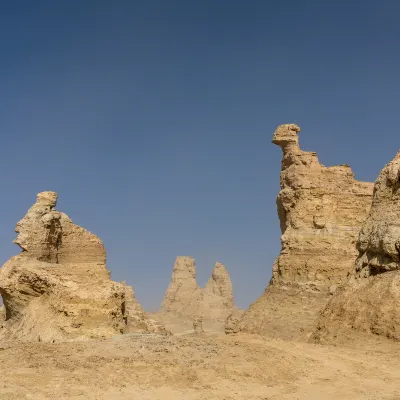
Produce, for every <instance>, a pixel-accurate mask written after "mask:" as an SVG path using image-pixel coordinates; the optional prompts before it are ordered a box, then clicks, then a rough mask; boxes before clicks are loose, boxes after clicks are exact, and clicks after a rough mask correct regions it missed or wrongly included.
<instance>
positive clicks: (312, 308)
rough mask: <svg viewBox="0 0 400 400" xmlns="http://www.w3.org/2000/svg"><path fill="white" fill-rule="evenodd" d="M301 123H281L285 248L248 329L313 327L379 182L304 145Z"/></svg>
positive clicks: (346, 266)
mask: <svg viewBox="0 0 400 400" xmlns="http://www.w3.org/2000/svg"><path fill="white" fill-rule="evenodd" d="M299 132H300V128H299V126H297V125H295V124H286V125H280V126H279V127H278V128H277V129H276V131H275V133H274V136H273V140H272V142H273V143H274V144H276V145H278V146H279V147H281V149H282V155H283V157H282V166H281V175H280V186H281V190H280V192H279V194H278V197H277V209H278V216H279V220H280V225H281V230H282V236H281V243H282V249H281V253H280V255H279V257H278V258H277V260H276V261H275V263H274V266H273V268H272V279H271V282H270V283H269V285H268V287H267V289H266V291H265V293H264V294H263V295H262V296H261V297H260V298H259V299H258V300H257V301H256V302H255V303H253V304H252V305H251V306H250V308H249V310H248V311H247V312H246V313H245V314H244V316H243V318H242V320H241V322H240V324H239V328H240V330H242V331H247V332H254V333H262V334H267V335H272V336H278V337H285V338H294V337H297V336H299V335H300V334H301V333H302V332H303V331H304V330H306V329H308V328H309V327H310V326H311V324H312V323H313V321H314V320H315V317H316V315H317V313H318V311H319V310H320V309H321V308H322V307H323V306H324V305H325V304H326V302H327V301H328V299H329V296H330V295H331V293H333V292H334V291H335V289H336V288H337V287H339V286H340V285H342V284H343V283H344V282H345V281H346V279H347V275H348V273H349V271H350V270H351V269H352V266H353V265H354V261H355V259H356V257H357V254H358V252H357V249H356V246H355V244H356V239H357V236H358V233H359V231H360V228H361V225H362V223H363V222H364V220H365V218H366V217H367V215H368V212H369V209H370V207H371V200H372V191H373V184H372V183H369V182H360V181H357V180H355V179H354V174H353V172H352V170H351V168H350V167H349V166H348V165H339V166H332V167H326V166H324V165H322V164H321V163H320V162H319V160H318V157H317V155H316V153H314V152H307V151H303V150H301V149H300V147H299V137H298V133H299Z"/></svg>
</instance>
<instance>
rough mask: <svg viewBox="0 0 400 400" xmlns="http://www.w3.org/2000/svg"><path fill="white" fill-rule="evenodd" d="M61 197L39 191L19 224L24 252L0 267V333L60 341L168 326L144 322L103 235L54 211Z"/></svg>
mask: <svg viewBox="0 0 400 400" xmlns="http://www.w3.org/2000/svg"><path fill="white" fill-rule="evenodd" d="M56 201H57V194H56V193H55V192H43V193H39V194H38V196H37V201H36V203H35V204H34V205H33V206H32V207H31V208H30V209H29V211H28V213H27V214H26V215H25V217H24V218H23V219H22V220H21V221H19V222H18V223H17V226H16V232H17V233H18V236H17V238H16V239H15V241H14V243H16V244H18V245H19V246H20V247H21V249H22V253H21V254H19V255H17V256H15V257H12V258H11V259H10V260H8V261H7V262H6V263H5V264H4V265H3V266H2V268H1V269H0V294H1V296H2V298H3V301H4V307H5V321H4V322H3V324H2V326H1V328H0V338H6V339H15V340H25V341H54V340H70V339H82V338H102V337H109V336H112V335H115V334H120V333H125V332H128V331H144V332H147V331H154V330H158V331H162V327H159V326H158V325H157V324H156V323H155V322H154V321H148V320H147V319H146V316H145V315H144V313H143V310H142V309H141V307H140V305H139V304H138V303H137V301H136V299H135V297H134V293H133V289H132V288H131V287H129V286H126V285H125V284H124V283H122V284H121V283H117V282H113V281H111V279H110V273H109V271H108V270H107V268H106V264H105V261H106V253H105V250H104V246H103V244H102V242H101V240H100V239H99V238H98V237H97V236H96V235H94V234H92V233H90V232H89V231H87V230H86V229H84V228H81V227H79V226H77V225H75V224H73V223H72V222H71V220H70V219H69V218H68V216H67V215H65V214H64V213H61V212H58V211H56V210H55V206H56ZM147 321H148V323H147Z"/></svg>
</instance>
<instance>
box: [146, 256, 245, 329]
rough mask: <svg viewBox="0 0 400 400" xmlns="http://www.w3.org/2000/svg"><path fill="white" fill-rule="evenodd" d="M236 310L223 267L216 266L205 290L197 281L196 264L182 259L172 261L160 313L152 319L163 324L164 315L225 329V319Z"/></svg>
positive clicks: (185, 258) (186, 258) (218, 264)
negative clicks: (169, 277)
mask: <svg viewBox="0 0 400 400" xmlns="http://www.w3.org/2000/svg"><path fill="white" fill-rule="evenodd" d="M236 309H237V308H236V307H235V304H234V300H233V291H232V282H231V279H230V277H229V274H228V272H227V270H226V268H225V266H224V265H223V264H221V263H218V262H217V263H216V264H215V266H214V269H213V271H212V274H211V277H210V279H209V280H208V282H207V284H206V286H205V287H204V288H200V287H199V286H198V285H197V281H196V263H195V260H194V259H193V258H192V257H187V256H181V257H177V259H176V261H175V264H174V269H173V271H172V278H171V282H170V284H169V286H168V289H167V291H166V294H165V297H164V301H163V303H162V308H161V311H160V312H159V313H157V314H156V315H155V316H154V318H156V319H160V320H161V321H162V322H163V323H164V322H165V321H166V319H165V317H166V315H167V316H175V317H179V318H183V319H190V320H196V319H197V318H199V317H201V318H203V320H204V321H205V322H206V321H214V322H219V323H220V324H221V325H224V324H225V320H226V318H227V316H228V315H230V314H231V313H232V311H233V310H236ZM165 323H167V322H165Z"/></svg>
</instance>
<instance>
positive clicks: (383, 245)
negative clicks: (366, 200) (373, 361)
mask: <svg viewBox="0 0 400 400" xmlns="http://www.w3.org/2000/svg"><path fill="white" fill-rule="evenodd" d="M357 249H358V257H357V259H356V261H355V263H354V266H353V269H352V271H351V274H350V279H349V280H348V282H347V284H346V285H345V286H344V287H343V288H341V289H340V290H338V291H337V292H336V293H335V295H334V296H333V297H332V299H331V300H330V302H329V303H328V305H327V306H326V308H325V309H324V310H323V312H322V313H321V316H320V317H319V318H318V320H317V322H316V324H315V327H314V330H313V333H312V336H311V339H312V340H316V341H321V342H324V341H328V342H329V341H333V342H334V341H346V340H349V339H351V337H352V336H354V335H357V334H363V335H365V334H368V335H374V336H376V335H379V336H384V337H387V338H389V339H394V340H400V151H399V152H398V153H397V155H396V156H395V158H394V159H393V160H392V161H391V162H390V163H389V164H387V165H386V166H385V167H384V168H383V170H382V172H381V173H380V175H379V177H378V179H377V180H376V182H375V187H374V195H373V200H372V207H371V211H370V213H369V215H368V218H367V219H366V221H365V222H364V224H363V226H362V228H361V231H360V234H359V236H358V241H357Z"/></svg>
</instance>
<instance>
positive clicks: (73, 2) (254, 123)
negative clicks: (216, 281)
mask: <svg viewBox="0 0 400 400" xmlns="http://www.w3.org/2000/svg"><path fill="white" fill-rule="evenodd" d="M399 15H400V2H399V1H397V0H375V1H372V0H364V1H361V0H360V1H356V0H347V1H343V0H338V1H325V0H304V1H299V0H286V1H285V0H280V1H272V0H259V1H257V0H241V1H236V0H230V1H228V0H223V1H222V0H212V1H211V0H181V1H176V0H141V1H135V0H129V1H128V0H127V1H121V0H115V1H103V0H93V1H91V0H82V1H78V0H68V1H67V0H64V1H62V0H58V1H54V0H51V1H50V0H49V1H41V0H35V1H32V0H31V1H18V0H15V1H12V2H11V1H8V2H5V1H3V2H1V4H0V137H1V142H0V143H1V146H0V152H1V155H0V169H1V171H2V174H1V176H2V181H1V203H0V209H1V224H0V255H1V259H2V260H1V261H6V260H7V259H8V258H9V257H10V256H11V255H14V254H17V253H18V251H19V249H18V247H16V246H15V245H13V244H12V240H13V239H14V238H15V233H14V227H15V224H16V222H17V221H18V220H19V219H20V218H21V217H22V216H23V215H24V214H25V212H26V211H27V210H28V208H29V207H30V206H31V204H33V202H34V201H35V196H36V193H37V192H40V191H44V190H55V191H57V192H59V195H60V197H59V204H58V209H59V210H60V211H64V212H66V213H67V214H68V215H69V216H70V217H71V218H72V219H73V221H74V222H75V223H77V224H79V225H81V226H84V227H85V228H87V229H89V230H90V231H92V232H94V233H96V234H98V235H99V236H100V237H101V239H102V240H103V241H104V243H105V246H106V249H107V254H108V267H109V269H111V271H112V277H113V278H114V279H115V280H119V281H120V280H122V279H126V280H127V282H128V283H129V284H132V285H133V286H134V288H135V291H136V294H137V297H138V299H139V301H140V302H141V303H142V304H143V305H144V307H145V308H146V309H148V310H154V309H156V308H157V307H158V305H159V304H160V302H161V301H162V297H163V295H164V292H165V289H166V288H167V285H168V282H169V278H170V274H171V270H172V267H173V263H174V259H175V257H176V256H178V255H191V256H193V257H194V258H195V259H196V261H197V270H198V280H199V283H200V284H204V283H205V282H206V280H207V279H208V277H209V275H210V273H211V270H212V267H213V264H214V263H215V262H216V261H219V262H222V263H224V264H225V265H226V267H227V269H228V271H229V273H230V275H231V278H232V281H233V285H234V292H235V297H236V300H237V303H238V304H239V306H242V307H247V306H248V305H249V304H250V303H251V302H252V301H254V300H256V298H257V297H258V296H259V295H260V294H261V293H262V291H263V290H264V288H265V286H266V285H267V283H268V281H269V278H270V276H271V267H272V264H273V261H274V259H275V258H276V257H277V255H278V254H279V250H280V241H279V237H280V230H279V221H278V217H277V214H276V206H275V198H276V195H277V193H278V191H279V171H280V159H281V152H280V149H279V148H277V147H276V146H274V145H272V144H271V138H272V134H273V131H274V130H275V128H276V126H277V125H278V124H281V123H290V122H295V123H297V124H298V125H300V126H301V128H302V132H301V146H302V148H303V149H305V150H314V151H317V152H318V156H319V158H320V161H321V162H322V163H324V164H326V165H332V164H342V163H347V164H350V165H351V166H352V168H353V170H354V171H355V174H356V177H357V178H358V179H362V180H370V181H373V180H375V179H376V177H377V175H378V173H379V171H380V170H381V169H382V167H383V166H384V164H385V163H387V162H388V161H389V160H390V159H391V158H393V156H394V155H395V153H396V151H397V149H398V148H399V147H400V141H399V129H400V128H399V115H400V113H399V111H400V110H399V108H400V102H399V98H400V97H399V93H400V78H399V74H400V72H399V71H400V52H399V43H400V24H399V23H398V21H399Z"/></svg>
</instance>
